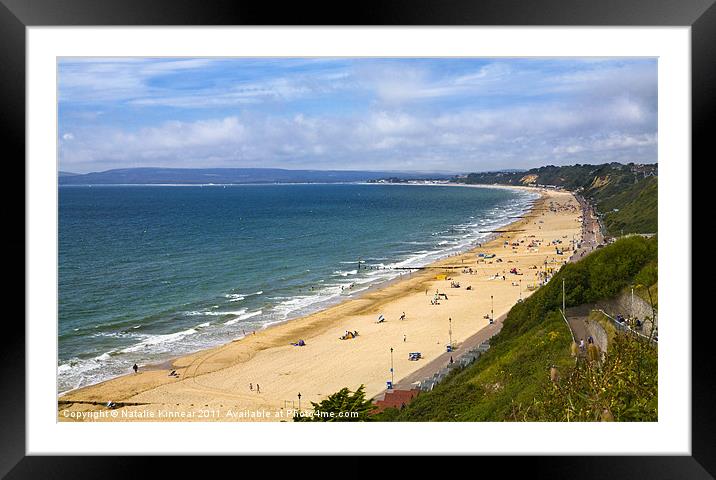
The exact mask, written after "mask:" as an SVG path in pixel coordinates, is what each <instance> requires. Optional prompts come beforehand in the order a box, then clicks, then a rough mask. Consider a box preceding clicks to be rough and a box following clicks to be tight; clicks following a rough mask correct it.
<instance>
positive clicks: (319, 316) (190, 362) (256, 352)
mask: <svg viewBox="0 0 716 480" xmlns="http://www.w3.org/2000/svg"><path fill="white" fill-rule="evenodd" d="M440 185H444V186H450V185H446V184H440ZM456 185H459V186H464V187H473V186H472V185H462V184H456ZM474 187H478V188H481V187H485V186H482V185H475V186H474ZM488 187H490V186H488ZM499 188H515V189H520V188H523V189H528V190H531V191H537V192H539V193H540V198H539V199H538V200H536V201H535V202H534V203H533V205H532V206H531V207H530V208H529V209H528V211H527V212H525V214H524V215H525V216H527V215H528V213H529V214H532V215H530V216H532V217H534V214H535V212H536V206H538V205H542V206H544V205H546V204H547V202H548V201H549V200H550V199H553V200H554V199H555V198H559V199H560V201H561V200H565V201H567V202H568V201H569V199H570V198H571V199H572V201H573V202H574V203H575V204H576V200H575V199H574V197H573V195H572V194H571V193H569V192H555V191H548V190H545V189H539V188H530V187H513V186H505V187H499ZM572 213H573V215H572V217H573V218H569V219H567V220H566V223H565V222H562V223H564V225H566V226H567V227H570V228H569V230H570V232H569V233H572V234H573V235H574V234H579V224H577V223H572V224H571V225H570V224H569V222H572V221H574V220H575V219H576V217H578V216H579V212H578V213H574V212H572ZM544 215H545V214H544V213H542V216H544ZM554 216H555V217H561V216H563V215H557V214H555V215H554ZM540 222H542V220H540ZM534 223H535V225H536V224H537V222H534ZM528 224H530V220H529V219H528V218H520V219H517V220H516V221H513V222H508V223H506V224H505V225H504V226H502V227H499V229H500V230H503V231H506V232H507V233H497V232H496V233H494V234H491V235H490V236H492V237H493V238H490V239H485V240H483V241H482V242H480V244H481V245H482V246H481V247H480V246H472V247H468V248H467V249H466V251H462V252H460V253H455V254H450V255H449V256H447V257H444V258H441V259H438V260H436V261H433V262H431V263H429V264H427V265H426V266H425V267H429V268H427V269H424V270H417V271H416V270H411V271H410V272H411V273H410V274H408V275H407V277H406V276H405V275H402V276H400V275H399V276H397V277H395V278H393V279H390V280H387V281H385V282H381V283H379V284H376V285H374V286H372V287H370V288H368V289H366V290H365V291H362V292H360V294H359V295H357V296H356V297H350V298H346V299H342V300H341V301H340V302H339V303H338V304H335V305H330V306H325V307H322V309H321V310H319V311H317V312H314V313H311V314H308V315H303V316H300V317H298V318H293V319H287V320H286V321H284V322H280V323H275V324H270V325H268V326H266V327H265V328H263V329H261V330H258V331H257V332H256V333H255V334H254V335H247V336H246V337H243V338H241V339H238V340H234V341H231V342H228V343H226V344H224V345H220V346H217V347H212V348H209V349H204V350H201V351H198V352H195V353H192V354H189V355H182V356H180V357H176V358H174V359H170V360H167V361H165V362H162V363H161V364H154V365H151V366H146V367H143V368H142V371H141V373H140V374H138V375H134V374H128V375H122V376H119V377H114V378H112V379H109V380H105V381H103V382H100V383H97V384H93V385H89V386H85V387H81V388H79V389H75V390H70V391H67V392H65V393H64V394H62V395H60V396H59V397H58V402H59V407H60V410H61V411H60V412H58V413H60V419H61V420H65V419H67V418H62V415H61V413H62V411H67V410H79V411H81V410H83V409H84V410H86V409H87V408H89V409H90V410H93V409H95V408H94V407H98V406H100V408H103V407H101V406H102V405H104V404H106V402H107V401H114V402H126V403H139V404H151V405H154V406H155V407H153V408H156V406H157V405H160V404H161V405H169V404H170V402H157V399H170V398H172V397H174V399H175V400H177V401H178V403H175V404H174V406H175V407H180V409H182V410H192V408H198V401H199V400H196V399H197V398H204V399H205V400H206V401H207V402H210V403H213V402H216V401H217V398H219V399H224V400H222V401H220V405H222V406H223V404H225V403H230V402H229V401H228V400H229V399H230V400H231V401H233V402H239V403H246V404H248V405H251V406H254V407H256V406H262V405H263V406H270V407H271V408H280V403H281V400H280V399H281V398H283V397H287V396H288V394H287V393H282V394H278V393H277V394H276V395H277V396H278V397H277V396H272V395H270V394H268V395H264V393H261V394H260V395H257V396H255V397H249V398H244V397H247V394H246V392H244V393H235V390H244V389H245V387H243V385H242V387H243V388H242V387H239V385H241V384H242V383H244V380H241V381H239V380H238V379H237V378H236V377H245V378H249V377H246V373H245V372H243V371H241V370H242V369H236V367H237V366H247V365H249V364H250V365H251V366H252V367H257V368H256V372H257V373H256V376H257V377H259V378H260V377H261V376H262V375H263V376H270V377H271V378H272V379H273V380H274V381H275V382H276V383H277V384H281V389H283V390H285V389H286V385H284V383H286V382H282V380H281V379H278V378H276V377H277V375H278V376H281V374H280V373H279V374H276V373H275V372H272V370H271V369H272V368H273V367H272V366H271V365H267V366H265V367H261V365H260V363H261V362H259V361H258V359H257V360H254V359H255V358H256V357H264V356H267V357H269V358H268V360H270V363H272V364H278V365H280V364H281V363H286V362H285V361H283V362H282V360H281V357H282V355H281V353H283V354H285V356H292V355H293V354H294V353H296V352H297V351H300V350H306V351H309V350H311V347H312V346H313V345H314V343H315V342H318V343H319V344H320V345H321V349H322V350H325V353H329V355H328V357H326V358H330V354H331V353H332V354H340V353H342V352H341V350H342V349H343V345H341V344H340V343H339V344H338V346H337V347H336V345H333V343H335V342H333V341H332V340H330V339H331V338H334V337H333V336H332V335H329V334H328V333H327V332H328V331H329V330H336V327H337V324H345V323H346V319H355V323H361V324H362V325H361V328H362V329H361V335H360V336H359V337H357V339H355V340H350V341H340V342H354V343H355V344H358V343H362V342H363V340H364V339H363V336H364V334H363V332H364V331H368V332H369V333H370V331H371V330H376V329H375V327H374V322H373V321H372V318H373V315H375V313H376V312H379V311H382V309H385V310H388V308H387V307H388V306H392V304H396V303H397V304H401V305H398V306H399V307H400V308H407V306H408V305H410V306H412V307H413V309H414V310H415V311H416V312H419V315H417V314H416V315H417V316H425V315H424V313H425V312H424V311H426V312H427V313H426V315H427V316H428V317H431V316H432V315H431V314H432V313H434V312H433V311H431V309H436V308H437V309H442V307H432V306H430V304H428V306H427V307H422V308H421V307H420V306H417V304H416V301H418V302H421V303H423V305H424V304H425V303H427V298H428V297H425V296H423V295H422V294H420V293H418V292H420V291H422V290H423V289H424V288H425V287H426V286H427V285H429V286H428V287H427V288H426V289H425V295H426V296H427V293H428V290H431V289H432V287H433V285H434V284H439V285H440V287H442V285H444V280H442V283H441V280H436V278H437V277H436V276H435V273H436V272H435V271H432V270H433V269H437V270H438V271H440V269H443V271H445V272H449V273H448V275H449V276H454V277H460V280H461V281H463V280H472V279H473V277H472V276H467V275H461V274H460V273H458V270H459V269H460V267H462V266H463V265H464V266H465V267H466V266H467V265H466V264H465V263H464V262H465V260H466V259H468V260H472V258H471V255H474V254H475V253H476V252H477V250H480V249H481V250H486V249H493V250H496V249H498V248H499V247H500V245H499V243H500V242H499V241H498V240H499V239H501V238H502V237H505V236H507V238H510V235H508V234H514V233H515V232H517V231H518V226H519V225H523V226H525V227H527V226H528ZM564 225H562V226H560V228H561V229H562V230H564V229H565V227H564ZM539 228H540V229H541V226H540V227H539ZM560 232H561V230H560ZM533 236H534V235H533ZM563 237H565V238H566V235H563ZM502 247H503V249H504V248H506V246H505V245H502ZM513 250H514V249H513ZM497 251H501V252H504V250H502V249H500V250H497ZM510 253H512V252H510ZM544 253H545V252H538V255H539V256H540V258H541V257H543V256H544ZM532 256H534V255H532ZM548 256H549V255H548ZM566 258H567V257H566V256H565V257H564V259H566ZM458 261H459V262H460V264H458V265H450V263H454V262H458ZM508 262H512V260H508ZM490 263H491V262H490ZM535 263H536V262H535ZM546 265H547V262H546V260H545V268H546ZM476 270H477V269H476ZM453 272H454V275H453ZM463 277H467V278H463ZM476 280H477V279H476ZM513 283H514V282H513ZM520 283H521V282H520ZM416 287H419V290H418V292H416V289H417V288H416ZM503 287H504V286H503ZM503 290H504V288H503ZM508 290H509V289H508ZM443 291H446V292H447V293H450V295H451V298H452V297H453V291H452V289H443ZM513 291H514V289H513ZM454 293H455V294H456V295H457V294H458V293H459V294H460V295H464V294H465V293H467V292H466V291H465V290H464V289H463V290H458V289H456V290H455V292H454ZM528 295H529V292H522V286H520V296H521V297H526V296H528ZM407 297H410V299H408V298H407ZM421 297H423V298H421ZM416 299H417V300H416ZM451 302H452V301H445V302H441V303H446V304H450V303H451ZM483 302H484V300H483ZM514 303H516V298H515V299H514V300H509V301H505V300H504V299H500V301H499V305H498V308H496V309H495V313H494V316H495V317H498V316H501V315H502V314H504V313H506V312H507V311H508V310H509V309H510V308H511V307H512V305H514ZM403 304H404V306H402V305H403ZM454 304H455V305H456V306H457V307H460V308H457V310H459V312H458V313H456V314H455V315H456V316H457V315H458V314H459V315H461V316H462V315H465V314H466V312H467V311H468V310H473V312H474V306H472V307H470V306H467V307H468V310H465V307H466V302H465V301H462V300H460V299H459V298H458V301H457V302H454ZM483 308H484V305H483ZM457 310H456V311H457ZM386 313H387V312H386ZM448 313H449V312H448ZM472 315H474V313H472ZM412 316H413V314H412V313H409V314H408V320H410V319H411V317H412ZM335 317H338V318H341V321H336V319H335ZM386 317H388V315H387V314H386ZM421 321H422V320H421ZM398 322H399V321H397V320H396V318H395V315H391V318H388V322H386V325H391V327H390V328H388V327H386V328H385V330H388V329H392V330H395V327H394V326H393V325H400V324H399V323H398ZM401 323H402V322H401ZM405 323H406V324H407V323H408V322H407V321H406V322H405ZM454 323H457V322H454ZM482 323H485V322H484V321H483V322H482ZM482 323H481V322H479V321H478V322H474V321H473V322H472V324H471V325H470V326H469V328H468V329H467V330H466V331H465V332H464V333H462V334H461V335H459V336H458V342H457V344H458V347H459V343H460V340H463V341H464V339H465V338H467V337H469V336H471V335H474V334H476V333H477V332H479V331H481V330H483V329H484V327H485V325H483V324H482ZM463 326H464V325H463ZM378 328H380V327H378ZM468 330H469V332H468ZM337 331H340V328H338V330H337ZM467 333H469V335H468V334H467ZM413 335H415V337H416V339H417V340H416V343H420V344H421V345H420V347H419V348H422V349H423V350H428V349H429V350H432V353H431V354H430V355H431V356H432V357H433V358H434V357H436V353H437V352H438V351H439V350H441V349H443V347H442V346H441V347H438V348H436V347H434V346H433V347H429V344H430V343H429V342H428V341H427V340H428V339H429V338H435V335H436V332H435V328H434V327H433V326H430V325H428V324H424V325H415V332H413V333H411V337H412V336H413ZM301 338H306V339H307V340H306V342H307V345H308V347H286V345H288V344H289V343H290V342H292V341H297V340H298V339H301ZM379 340H380V338H373V339H371V342H370V343H371V350H374V351H378V350H376V348H374V347H376V345H375V343H376V342H377V343H380V342H379ZM398 341H399V338H398ZM403 341H405V337H403ZM411 343H412V342H411ZM437 344H438V345H439V344H440V341H439V340H438V342H437ZM453 345H456V343H455V342H453ZM278 351H280V352H278ZM277 352H278V355H277ZM351 352H352V353H354V352H353V351H352V350H351ZM352 353H348V354H346V356H347V357H355V358H351V359H350V360H351V361H353V362H354V363H355V361H359V362H360V358H361V355H352ZM426 353H427V352H426ZM288 361H289V362H290V360H288ZM336 361H337V363H338V364H339V365H340V364H341V363H342V362H341V361H340V359H336ZM257 362H259V363H258V364H257ZM324 363H326V362H325V361H324V360H323V357H321V356H318V357H314V358H311V359H309V361H308V362H307V365H311V366H314V365H315V366H321V367H322V364H324ZM360 363H362V362H360ZM401 363H402V364H404V362H401ZM418 363H419V365H414V366H417V367H418V368H412V367H413V365H408V367H409V368H408V369H407V370H410V369H411V368H412V371H404V375H401V376H399V377H398V378H397V379H396V384H397V383H398V382H400V381H401V379H403V378H407V377H408V376H409V375H410V374H412V373H413V372H414V371H416V370H418V369H419V368H420V367H424V366H425V363H427V362H422V363H421V362H418ZM349 364H350V362H349ZM344 366H345V365H344ZM282 367H283V366H282ZM169 368H171V369H175V370H177V372H179V375H180V376H179V378H178V379H177V378H173V377H168V376H167V371H168V369H169ZM354 369H355V370H360V369H361V368H358V367H355V368H354ZM363 370H366V371H367V373H368V374H367V375H362V374H361V375H357V373H358V372H355V373H356V375H349V374H350V373H351V372H347V375H343V376H342V377H344V378H345V380H343V379H341V380H340V382H339V383H342V382H345V383H352V381H348V378H347V377H353V376H355V377H356V378H359V377H362V376H365V377H371V379H372V381H371V382H361V383H370V386H367V391H366V394H367V395H366V396H367V397H373V396H375V394H377V393H379V392H380V391H382V390H383V389H384V380H382V379H380V380H378V378H379V377H385V374H384V373H380V370H378V371H376V370H375V368H363ZM401 370H405V369H404V368H401ZM259 371H262V373H259ZM329 371H330V369H329ZM263 372H265V373H263ZM283 375H289V376H290V375H296V376H297V377H301V376H302V375H300V374H298V373H295V372H287V373H283ZM210 377H216V378H210ZM303 377H305V375H303ZM199 379H201V381H199ZM336 381H338V380H336ZM183 383H190V384H191V385H188V386H187V385H185V386H181V384H183ZM246 383H248V382H246ZM259 383H262V382H259ZM290 383H291V382H290V381H289V382H288V384H290ZM295 383H296V387H297V388H300V386H301V385H302V380H301V379H299V378H296V382H295ZM304 383H305V382H304ZM313 383H315V382H313ZM318 383H319V384H320V383H322V382H318ZM327 383H331V382H327ZM262 385H269V386H270V387H272V386H273V385H272V384H271V383H266V381H264V382H263V383H262ZM227 386H228V387H229V388H226V387H227ZM177 387H179V388H177ZM184 387H186V388H184ZM349 387H350V388H352V389H354V388H356V385H352V384H351V385H350V386H349ZM264 389H265V387H264V388H262V390H264ZM316 389H319V390H322V389H323V388H322V387H320V386H318V385H316ZM197 390H199V391H200V392H197ZM337 390H338V388H336V389H335V390H332V391H326V392H314V393H311V394H304V396H305V397H306V400H311V401H313V400H314V399H315V400H319V399H320V398H322V397H324V396H325V395H327V394H330V393H333V391H337ZM197 395H198V397H197ZM292 396H293V395H291V397H292ZM267 397H268V398H267ZM190 400H192V401H196V402H197V403H189V404H188V405H186V404H184V402H186V401H190ZM306 400H304V401H306ZM172 401H173V400H172ZM283 401H284V402H288V401H290V399H289V398H284V400H283ZM80 402H90V403H80ZM91 402H95V403H97V405H92V404H91ZM306 403H308V402H306ZM63 405H64V406H65V407H64V409H63ZM202 406H204V407H206V406H209V403H205V404H203V405H202ZM141 408H143V407H138V406H125V407H122V410H124V409H129V410H133V409H141ZM190 419H191V418H190ZM182 420H187V418H182ZM203 420H212V419H203Z"/></svg>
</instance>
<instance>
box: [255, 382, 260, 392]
mask: <svg viewBox="0 0 716 480" xmlns="http://www.w3.org/2000/svg"><path fill="white" fill-rule="evenodd" d="M256 393H261V387H259V384H258V383H257V384H256Z"/></svg>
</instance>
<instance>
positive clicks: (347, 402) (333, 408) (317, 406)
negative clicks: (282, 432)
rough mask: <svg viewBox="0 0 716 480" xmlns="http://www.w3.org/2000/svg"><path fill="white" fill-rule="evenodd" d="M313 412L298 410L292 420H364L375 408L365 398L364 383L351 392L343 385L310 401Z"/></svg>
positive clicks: (368, 418) (368, 417) (367, 418)
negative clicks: (330, 393)
mask: <svg viewBox="0 0 716 480" xmlns="http://www.w3.org/2000/svg"><path fill="white" fill-rule="evenodd" d="M311 405H313V412H299V413H298V414H297V415H296V416H294V417H293V421H294V422H365V421H368V420H370V412H371V411H372V410H373V409H374V408H375V407H374V406H373V403H372V402H371V401H370V400H366V398H365V385H361V386H360V387H359V388H358V390H356V391H355V392H351V391H350V390H349V389H348V388H346V387H344V388H342V389H340V390H339V391H337V392H336V393H334V394H332V395H329V396H328V398H326V399H325V400H322V401H321V402H319V403H315V402H311Z"/></svg>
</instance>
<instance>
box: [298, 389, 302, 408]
mask: <svg viewBox="0 0 716 480" xmlns="http://www.w3.org/2000/svg"><path fill="white" fill-rule="evenodd" d="M298 411H299V412H300V411H301V392H298Z"/></svg>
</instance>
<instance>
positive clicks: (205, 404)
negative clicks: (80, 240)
mask: <svg viewBox="0 0 716 480" xmlns="http://www.w3.org/2000/svg"><path fill="white" fill-rule="evenodd" d="M540 192H541V198H540V199H539V200H537V201H536V202H535V203H534V205H533V208H532V211H531V212H530V213H529V214H526V215H525V216H524V217H523V218H519V219H516V221H515V222H513V223H512V224H510V225H508V226H507V227H503V228H501V229H500V231H498V232H495V238H493V239H492V240H490V241H489V242H487V243H485V244H483V245H481V246H478V247H476V248H474V249H472V250H470V251H468V252H465V253H463V254H460V255H455V256H451V257H448V258H445V259H443V260H440V261H438V262H435V263H433V264H431V265H429V266H427V267H425V268H424V269H422V270H415V271H412V273H410V272H408V271H406V272H405V273H404V274H403V275H402V277H401V278H400V279H399V280H396V281H393V282H391V283H389V284H388V285H386V286H384V287H383V288H380V289H375V290H372V291H369V292H366V293H364V294H363V295H361V296H360V297H357V298H353V299H350V300H347V301H345V302H343V303H341V304H338V305H335V306H332V307H329V308H327V309H325V310H322V311H320V312H317V313H314V314H311V315H308V316H305V317H302V318H298V319H294V320H290V321H288V322H286V323H283V324H279V325H275V326H271V327H269V328H266V329H265V330H259V331H257V332H255V334H252V335H248V336H247V337H245V338H242V339H240V340H236V341H234V342H231V343H228V344H226V345H223V346H220V347H216V348H213V349H209V350H204V351H201V352H197V353H194V354H192V355H187V356H184V357H181V358H178V359H175V360H173V361H172V362H168V363H167V364H165V365H162V366H154V367H151V368H150V367H147V368H144V367H142V368H140V369H139V372H138V373H137V374H129V375H125V376H122V377H118V378H115V379H112V380H109V381H106V382H103V383H100V384H97V385H92V386H88V387H84V388H81V389H79V390H74V391H71V392H69V393H67V394H65V395H63V396H61V397H59V405H58V409H59V411H58V419H59V420H60V421H77V420H85V421H94V420H99V421H132V420H135V421H136V420H139V421H242V420H243V421H246V420H249V421H258V420H261V421H266V420H268V421H280V420H289V421H290V410H291V409H293V408H296V407H298V394H299V393H300V394H301V406H302V408H306V407H308V406H310V402H312V401H313V402H318V401H320V400H322V399H324V398H325V397H326V396H328V395H330V394H332V393H334V392H336V391H338V390H340V389H341V388H343V387H348V388H350V389H351V390H355V389H356V388H358V387H359V386H360V385H361V384H363V385H365V389H366V394H367V396H368V397H374V396H376V395H378V394H380V393H381V392H382V391H383V390H385V388H386V381H388V380H391V373H390V365H391V353H390V349H391V348H393V364H394V380H395V382H396V383H398V382H399V381H400V380H401V379H404V378H406V377H408V376H410V375H411V374H413V373H414V372H416V371H417V370H419V369H420V368H421V367H424V366H425V365H426V363H427V362H430V361H431V360H432V359H435V358H436V357H438V356H439V355H441V354H443V353H444V352H445V350H446V345H447V344H448V343H449V341H450V340H449V339H450V337H449V327H450V320H449V319H452V322H451V325H452V343H453V345H454V346H456V347H459V345H460V343H461V342H463V341H465V340H466V339H467V338H469V337H470V336H472V335H474V334H475V333H477V332H479V331H480V330H482V329H484V328H491V327H490V326H489V315H490V314H491V309H492V310H493V312H492V315H493V316H494V318H498V317H500V316H501V315H503V314H505V313H506V312H507V311H509V309H510V308H511V307H512V306H513V305H514V304H515V303H516V302H518V300H519V299H520V298H526V297H528V296H529V295H530V294H531V293H532V292H533V291H534V288H536V287H537V286H538V285H539V283H540V281H541V279H542V278H544V276H545V275H548V274H549V272H550V271H551V270H552V269H554V270H557V269H559V267H560V266H561V265H562V264H563V263H565V262H566V261H567V260H568V259H569V258H570V256H571V255H572V253H573V251H572V241H573V240H575V241H580V239H581V225H582V224H581V215H582V213H581V210H580V208H579V204H578V202H577V200H576V199H575V198H574V197H573V196H572V194H570V193H568V192H561V191H553V190H540ZM558 250H559V251H561V254H558ZM480 254H483V255H484V256H479V255H480ZM511 270H512V271H516V272H517V273H510V272H511ZM453 283H459V285H460V286H459V288H455V287H452V286H451V284H453ZM467 287H470V289H468V288H467ZM436 292H439V293H440V294H445V295H446V296H447V299H445V298H443V297H440V298H439V302H438V303H439V304H434V303H435V302H434V300H435V296H436ZM491 298H492V300H491ZM403 313H404V314H405V318H404V319H402V320H401V315H403ZM381 315H382V316H383V317H384V318H385V321H384V322H381V323H378V322H377V320H378V318H379V316H381ZM346 331H358V333H359V335H358V336H357V337H356V338H353V339H347V340H341V339H340V337H341V336H342V335H343V334H344V333H345V332H346ZM298 340H304V341H305V346H300V347H299V346H293V345H292V343H294V342H297V341H298ZM410 352H420V353H421V354H422V359H421V360H418V361H410V360H409V359H408V354H409V353H410ZM172 370H175V371H176V373H177V374H178V376H169V373H170V372H171V371H172ZM257 386H259V387H260V392H259V391H257ZM109 401H112V402H115V403H116V404H118V408H116V409H113V410H109V409H108V408H107V407H106V406H105V405H106V404H107V402H109ZM102 412H104V414H102V415H100V413H102ZM107 412H111V413H112V414H111V415H110V414H108V413H107ZM92 415H95V416H96V418H94V417H93V416H92Z"/></svg>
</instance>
